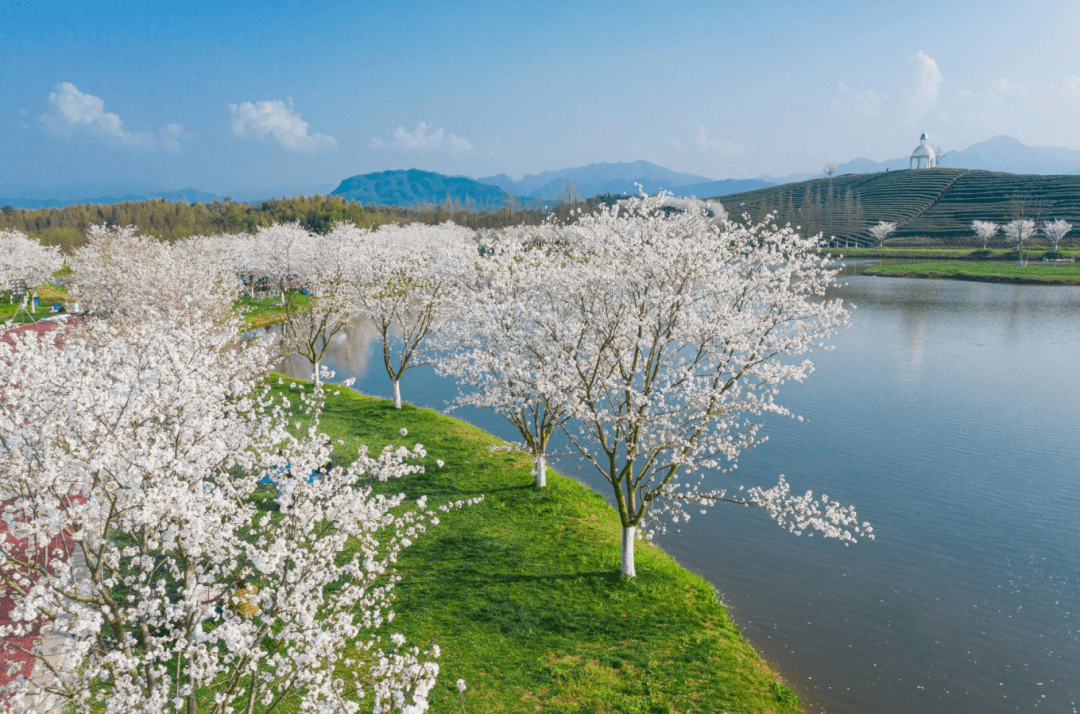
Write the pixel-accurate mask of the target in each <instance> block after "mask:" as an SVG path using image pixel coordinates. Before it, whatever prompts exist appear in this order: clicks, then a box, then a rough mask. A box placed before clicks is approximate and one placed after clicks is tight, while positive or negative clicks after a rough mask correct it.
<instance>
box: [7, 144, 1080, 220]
mask: <svg viewBox="0 0 1080 714" xmlns="http://www.w3.org/2000/svg"><path fill="white" fill-rule="evenodd" d="M912 147H913V148H914V142H913V144H912ZM939 165H940V166H941V167H943V168H959V169H976V170H986V171H998V172H1009V173H1016V174H1043V175H1058V174H1080V151H1073V150H1072V149H1067V148H1063V147H1058V146H1026V145H1024V144H1022V143H1020V142H1019V141H1017V140H1016V139H1014V138H1012V137H1008V136H995V137H993V138H992V139H987V140H986V141H982V142H979V143H977V144H973V145H972V146H969V147H968V148H966V149H964V150H962V151H948V152H945V154H944V155H943V156H942V157H940V160H939ZM906 168H908V157H907V156H901V157H899V158H895V159H889V160H887V161H872V160H870V159H865V158H858V159H853V160H851V161H848V162H846V163H843V164H840V166H839V167H838V169H837V171H836V175H843V174H868V173H877V172H882V171H885V170H887V169H888V170H893V171H895V170H897V169H906ZM821 176H823V174H821V173H795V174H791V175H789V176H784V177H780V178H777V177H772V176H760V177H757V178H751V179H724V180H713V179H710V178H708V177H705V176H699V175H697V174H691V173H680V172H677V171H672V170H671V169H667V168H664V167H663V166H658V165H656V164H654V163H651V162H648V161H633V162H623V163H597V164H590V165H588V166H579V167H576V168H566V169H561V170H559V171H544V172H541V173H538V174H528V175H527V176H524V177H522V178H521V179H520V180H518V181H515V180H514V179H512V178H510V177H509V176H507V175H506V174H498V175H496V176H485V177H482V178H479V179H472V178H469V177H467V176H446V175H444V174H438V173H434V172H431V171H420V170H417V169H410V170H400V171H380V172H376V173H370V174H363V175H359V176H352V177H350V178H347V179H345V180H344V181H342V182H341V184H340V185H339V186H338V187H337V188H336V189H334V190H333V191H332V194H333V195H338V196H344V197H346V198H349V199H351V200H355V201H362V202H363V203H365V204H368V205H379V206H385V205H399V206H409V207H415V206H419V205H423V204H442V203H444V202H445V201H446V200H447V198H450V199H451V200H453V201H456V202H457V203H459V204H461V205H463V204H464V203H465V202H466V199H467V200H468V202H469V203H470V205H472V206H475V207H477V208H478V209H481V210H482V209H492V208H498V207H499V206H502V205H504V204H505V202H506V201H508V200H509V199H510V196H511V195H512V196H513V197H514V199H515V201H516V202H519V204H523V205H526V206H529V205H537V204H540V203H545V202H548V201H558V200H560V199H562V198H563V197H564V196H565V195H566V192H567V187H568V186H570V184H573V192H574V194H575V195H576V196H577V197H579V198H589V197H592V196H595V195H598V194H602V193H611V194H616V195H621V194H628V195H632V194H636V193H637V192H638V190H639V189H638V185H640V186H641V188H643V189H644V190H645V191H646V192H648V193H656V192H657V191H659V190H667V191H671V192H672V193H674V194H675V195H677V196H697V197H698V198H713V197H717V196H726V195H729V194H734V193H744V192H747V191H753V190H756V189H760V188H766V187H769V186H774V185H778V184H787V183H793V182H796V181H804V180H807V179H813V178H818V177H821ZM327 188H329V187H327ZM248 193H249V194H250V195H241V196H239V197H238V198H239V199H240V200H254V199H255V198H259V200H262V198H261V196H262V194H267V195H271V194H277V193H280V195H291V194H302V193H304V191H303V190H301V189H295V190H292V191H291V193H290V191H279V192H274V191H261V192H248ZM257 194H258V195H257ZM151 198H163V199H165V200H167V201H187V202H189V203H195V202H212V201H216V200H221V199H222V198H223V197H222V196H219V195H216V194H213V193H207V192H205V191H199V190H196V189H192V188H187V189H181V190H179V191H164V192H163V191H156V190H150V189H147V190H141V189H140V190H134V189H133V190H125V191H116V192H111V190H110V189H100V190H98V191H97V192H94V190H93V189H92V188H87V187H84V188H82V189H79V192H76V190H74V189H69V190H67V191H60V190H56V191H53V192H51V193H50V190H49V189H40V188H38V189H29V188H27V187H21V186H18V185H15V184H0V206H7V205H10V206H15V207H18V208H49V207H61V206H66V205H70V204H73V203H97V204H102V203H118V202H121V201H142V200H147V199H151Z"/></svg>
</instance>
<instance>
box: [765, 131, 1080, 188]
mask: <svg viewBox="0 0 1080 714" xmlns="http://www.w3.org/2000/svg"><path fill="white" fill-rule="evenodd" d="M916 145H917V143H916V142H912V145H911V148H912V149H914V148H915V146H916ZM909 166H910V155H908V156H900V157H898V158H895V159H888V160H886V161H872V160H870V159H864V158H858V159H852V160H851V161H848V162H845V163H843V164H840V166H839V167H837V170H836V174H835V175H837V176H840V175H843V174H873V173H878V172H879V171H885V170H886V169H888V170H890V171H896V170H898V169H906V168H908V167H909ZM938 166H940V167H941V168H946V169H975V170H982V171H1004V172H1006V173H1011V174H1027V175H1043V176H1054V175H1060V174H1080V151H1073V150H1072V149H1067V148H1065V147H1063V146H1028V145H1026V144H1022V143H1021V142H1020V141H1019V140H1017V139H1014V138H1013V137H1011V136H995V137H993V138H990V139H987V140H986V141H980V142H979V143H977V144H972V145H971V146H969V147H968V148H966V149H963V150H961V151H946V152H945V153H944V154H942V155H941V156H939V157H938ZM824 175H825V174H823V173H817V174H806V173H795V174H791V175H789V176H783V177H779V178H774V177H771V176H762V177H761V178H762V179H764V180H766V181H772V182H773V183H777V184H784V183H795V182H797V181H806V180H808V179H814V178H821V177H822V176H824Z"/></svg>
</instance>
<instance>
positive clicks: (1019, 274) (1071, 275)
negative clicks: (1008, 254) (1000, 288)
mask: <svg viewBox="0 0 1080 714" xmlns="http://www.w3.org/2000/svg"><path fill="white" fill-rule="evenodd" d="M863 274H864V275H882V276H886V277H900V278H943V279H950V280H976V281H982V282H1002V283H1022V284H1045V285H1080V263H1062V264H1053V263H1041V262H1030V263H1029V264H1028V265H1026V266H1021V265H1018V264H1016V263H1001V262H967V261H911V262H907V261H904V262H897V263H883V264H881V265H875V266H873V267H871V268H867V269H866V270H865V271H863Z"/></svg>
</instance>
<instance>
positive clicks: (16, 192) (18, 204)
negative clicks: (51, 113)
mask: <svg viewBox="0 0 1080 714" xmlns="http://www.w3.org/2000/svg"><path fill="white" fill-rule="evenodd" d="M20 189H21V190H20ZM0 191H3V193H4V194H10V195H2V196H0V206H13V207H15V208H63V207H64V206H72V205H75V204H79V203H90V204H94V205H107V204H110V203H124V202H125V201H128V202H132V203H134V202H137V201H149V200H152V199H163V200H165V201H170V202H172V203H177V202H180V201H185V202H187V203H213V202H214V201H220V200H221V199H222V198H224V197H223V196H218V195H217V194H214V193H207V192H206V191H199V190H198V189H194V188H182V189H179V190H176V191H145V192H144V191H139V192H131V193H123V194H107V195H92V194H89V195H87V194H84V195H82V196H80V195H77V194H75V195H72V194H71V193H70V190H68V191H58V192H57V194H59V195H56V194H54V195H52V196H50V195H49V194H48V189H41V188H26V187H19V186H16V185H14V184H5V185H4V186H0ZM65 194H66V195H65Z"/></svg>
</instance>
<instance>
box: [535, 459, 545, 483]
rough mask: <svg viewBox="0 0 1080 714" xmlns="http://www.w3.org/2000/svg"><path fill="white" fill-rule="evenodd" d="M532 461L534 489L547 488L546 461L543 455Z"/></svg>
mask: <svg viewBox="0 0 1080 714" xmlns="http://www.w3.org/2000/svg"><path fill="white" fill-rule="evenodd" d="M534 461H535V462H536V487H537V488H544V487H545V486H547V459H546V458H545V457H544V455H543V454H539V455H538V456H536V458H535V459H534Z"/></svg>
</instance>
